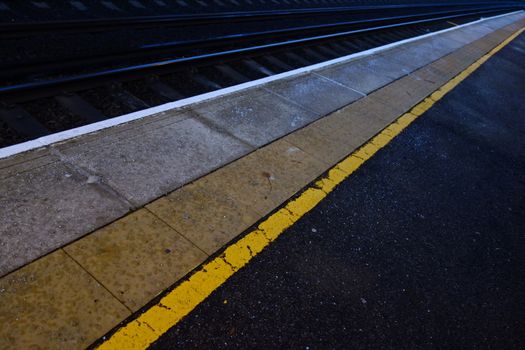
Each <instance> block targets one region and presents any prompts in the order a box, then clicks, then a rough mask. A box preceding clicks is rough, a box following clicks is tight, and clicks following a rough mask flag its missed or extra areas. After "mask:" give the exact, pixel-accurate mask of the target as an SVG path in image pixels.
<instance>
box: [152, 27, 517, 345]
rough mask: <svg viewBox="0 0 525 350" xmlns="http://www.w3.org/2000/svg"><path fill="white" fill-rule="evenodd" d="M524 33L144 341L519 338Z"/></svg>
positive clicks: (459, 341) (467, 341)
mask: <svg viewBox="0 0 525 350" xmlns="http://www.w3.org/2000/svg"><path fill="white" fill-rule="evenodd" d="M524 57H525V35H521V36H520V37H518V38H517V39H516V40H515V41H514V42H513V43H511V44H510V45H509V46H507V47H506V48H504V49H503V50H502V51H500V52H499V53H498V54H497V55H496V56H495V57H493V58H491V59H490V60H489V61H488V62H487V63H485V65H483V66H482V67H481V68H480V69H479V70H477V71H476V72H475V73H474V74H473V75H471V76H470V77H469V78H467V80H465V81H464V82H463V83H461V84H460V85H459V86H458V87H457V88H456V89H455V90H453V91H452V92H451V93H449V94H448V95H447V96H445V98H444V99H443V100H441V101H440V102H438V103H437V104H436V105H435V106H434V107H433V108H432V109H430V110H429V111H428V112H427V113H426V114H424V115H423V116H422V117H421V118H419V119H418V120H417V121H416V122H414V123H413V124H412V125H411V126H410V127H409V128H408V129H407V130H405V131H404V132H403V133H402V134H401V135H400V136H398V137H397V138H396V139H395V140H394V141H393V142H391V143H390V144H389V145H388V146H387V147H385V148H384V149H383V150H381V151H380V152H379V153H378V154H376V155H375V156H374V157H373V158H372V159H371V160H369V161H368V162H367V163H365V164H364V165H363V166H362V167H361V168H360V169H359V170H358V171H357V172H356V173H355V174H353V175H352V176H351V177H350V178H349V179H347V180H346V181H345V182H344V183H342V184H341V185H340V186H339V187H338V188H337V189H336V190H335V191H334V192H333V193H332V194H330V195H329V196H328V197H327V198H326V200H324V201H323V202H322V203H321V204H320V205H319V206H318V207H316V208H315V209H314V210H312V211H311V212H310V213H309V214H307V215H306V216H304V217H303V218H302V219H301V220H300V221H299V222H298V223H297V224H296V225H294V226H293V227H292V228H290V229H289V230H288V231H287V232H285V233H284V234H283V235H282V236H281V237H280V238H279V239H278V240H277V241H276V242H275V243H273V244H272V245H271V246H270V247H269V248H267V249H266V250H265V251H263V252H262V253H261V254H260V255H258V256H257V257H255V258H254V260H253V261H252V262H251V263H250V264H249V265H248V266H247V267H246V268H244V269H242V270H241V271H240V272H238V273H237V274H236V275H234V276H233V277H232V278H231V279H230V280H229V281H227V282H226V283H225V284H224V285H223V286H222V287H221V288H219V289H218V290H217V291H216V292H215V293H214V294H212V296H211V297H210V298H208V299H207V300H206V302H204V303H203V304H201V305H200V306H199V307H197V309H195V310H194V312H193V313H191V314H190V315H189V316H188V317H187V318H185V319H184V320H183V321H182V322H181V323H180V324H179V325H178V326H176V327H174V328H172V329H171V330H170V331H169V332H168V333H167V334H165V335H164V336H163V337H162V338H161V339H160V340H159V341H157V342H156V343H155V344H154V345H153V346H152V347H151V348H152V349H175V348H181V349H182V348H184V349H191V348H213V349H217V348H260V349H263V348H291V349H325V348H345V349H348V348H350V349H353V348H395V349H399V348H468V349H474V348H475V349H483V348H492V349H494V348H497V349H523V348H524V347H525V339H524V337H525V321H524V319H525V254H524V252H525V180H524V179H525V138H524V137H523V136H524V133H525V117H524V116H525V104H524V100H525V96H524V91H525V67H524V66H523V61H524Z"/></svg>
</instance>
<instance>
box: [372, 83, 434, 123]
mask: <svg viewBox="0 0 525 350" xmlns="http://www.w3.org/2000/svg"><path fill="white" fill-rule="evenodd" d="M437 88H439V85H438V84H437V83H436V82H431V81H426V80H423V79H419V78H418V77H416V76H412V75H408V76H406V77H403V78H401V79H399V80H397V81H395V82H393V83H392V84H389V85H388V86H385V87H384V88H383V89H381V90H378V91H377V92H374V93H373V94H372V95H371V96H373V97H374V98H377V99H378V100H380V101H382V102H383V103H385V104H387V105H389V106H390V107H391V108H392V109H394V110H395V111H398V112H399V114H402V113H404V112H406V111H408V110H410V108H412V107H413V106H414V105H416V104H417V103H418V102H420V101H421V100H423V99H424V98H425V97H426V96H428V95H429V94H430V93H432V92H434V91H435V90H436V89H437ZM386 121H392V120H390V119H386Z"/></svg>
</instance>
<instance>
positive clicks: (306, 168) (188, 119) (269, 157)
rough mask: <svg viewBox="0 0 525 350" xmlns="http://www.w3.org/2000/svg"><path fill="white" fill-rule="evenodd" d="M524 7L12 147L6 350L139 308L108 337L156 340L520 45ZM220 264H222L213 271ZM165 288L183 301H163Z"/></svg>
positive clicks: (4, 263) (0, 299)
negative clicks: (38, 144)
mask: <svg viewBox="0 0 525 350" xmlns="http://www.w3.org/2000/svg"><path fill="white" fill-rule="evenodd" d="M524 17H525V16H524V15H523V13H515V14H511V15H506V16H500V17H497V18H492V19H487V20H483V21H480V22H477V23H473V24H470V25H468V26H461V27H458V28H456V29H454V30H449V31H445V32H442V33H438V34H436V35H432V36H427V37H425V38H420V39H419V40H414V41H410V42H406V43H404V44H402V45H397V46H389V47H388V48H384V49H380V50H377V51H374V52H372V53H369V54H363V55H361V56H359V55H358V56H355V57H351V58H348V59H346V60H345V59H343V60H340V61H337V62H332V63H331V64H329V65H326V66H322V67H312V68H311V69H310V70H306V71H301V72H299V73H298V74H295V75H293V76H286V77H281V78H280V77H276V79H269V80H268V81H265V82H264V83H263V84H259V85H251V86H244V87H242V89H241V88H239V89H238V90H237V91H234V90H235V89H232V90H228V92H227V93H224V94H219V95H216V96H213V97H209V98H207V99H202V100H201V101H199V102H197V103H193V104H192V105H191V106H185V107H184V108H176V109H170V110H166V111H164V112H160V113H156V114H154V115H150V116H148V117H147V118H143V119H140V120H135V121H133V122H129V123H125V124H121V125H118V126H115V127H112V128H107V129H103V130H101V131H98V132H95V133H90V134H86V135H82V136H80V137H76V138H73V139H68V140H65V141H63V142H58V143H54V144H52V145H49V146H46V147H44V148H40V149H35V150H33V151H31V152H28V153H24V154H19V155H15V156H12V157H9V158H5V159H1V160H0V188H2V197H0V204H1V206H0V220H2V222H6V223H8V225H3V226H2V227H0V253H1V255H2V260H1V261H0V275H2V277H1V278H0V324H2V325H3V324H8V325H9V327H3V328H1V329H0V348H4V347H5V348H26V347H31V346H42V345H45V347H48V348H71V349H75V348H84V347H86V346H88V345H90V344H92V343H93V342H95V341H97V339H99V338H100V337H102V336H103V335H104V334H106V333H107V332H109V331H110V330H111V329H113V328H114V327H115V326H116V325H118V324H119V322H122V321H124V320H126V319H128V318H129V319H128V320H130V323H127V322H126V323H125V324H126V325H127V326H125V327H124V328H117V333H115V335H113V336H111V337H109V336H110V334H108V335H107V336H108V337H109V339H110V341H109V342H104V343H97V344H98V345H100V344H101V348H129V343H126V344H124V343H118V342H117V343H115V342H114V340H115V339H120V338H119V337H120V336H123V335H124V338H126V334H127V335H129V334H134V335H136V336H137V337H139V338H133V339H135V340H137V341H135V342H133V344H134V345H135V346H137V347H138V348H144V347H145V346H148V345H149V344H150V343H151V342H153V341H155V340H157V339H158V338H159V336H160V335H161V334H162V333H163V332H164V331H167V330H168V329H169V328H170V327H171V326H172V325H173V322H175V321H174V320H177V319H178V318H182V317H184V316H185V315H186V313H188V312H190V311H191V310H193V308H194V307H195V306H196V305H197V304H198V303H199V302H200V301H203V300H205V299H206V296H207V295H209V294H210V293H212V292H213V291H214V290H215V289H216V288H217V287H219V286H220V285H221V284H222V283H223V282H225V281H226V280H227V279H228V278H230V277H231V276H236V275H235V273H236V272H237V271H238V270H239V269H241V268H242V267H243V266H245V265H246V264H247V263H248V262H249V261H250V260H251V259H252V258H253V257H254V256H256V254H257V253H258V252H259V251H261V250H262V249H264V248H265V247H266V246H268V245H270V249H271V243H272V242H273V240H275V239H276V238H277V237H278V236H279V235H280V234H281V233H282V230H283V229H284V228H286V227H288V226H290V225H292V224H293V223H294V222H296V221H297V220H298V218H299V217H301V216H302V215H303V214H304V213H306V212H307V211H309V210H310V209H312V208H314V207H315V205H316V203H318V202H319V201H321V199H322V198H324V197H325V196H326V195H327V194H328V193H329V192H330V191H332V190H333V188H334V186H335V184H336V183H340V182H341V181H342V179H344V178H346V177H348V176H350V179H351V176H352V175H351V174H352V173H353V172H354V171H355V169H357V167H358V166H359V165H360V164H361V163H363V162H364V160H365V159H369V158H370V157H372V156H373V155H374V154H375V153H376V152H377V151H378V150H379V149H380V148H382V147H384V146H386V145H387V144H388V143H389V142H390V140H391V139H392V138H394V137H395V136H396V135H397V134H399V133H400V132H401V131H402V130H403V129H404V128H405V127H407V126H408V125H409V124H410V123H411V122H412V121H413V120H414V119H415V118H417V117H419V116H421V115H422V114H423V113H424V112H425V111H426V110H427V109H428V108H430V107H431V106H432V105H433V104H434V103H435V102H436V101H439V100H440V99H442V98H443V96H446V93H448V92H449V91H450V90H451V89H452V88H453V87H455V86H456V85H457V84H458V83H459V82H461V81H462V80H463V79H464V78H465V77H466V76H468V75H469V74H471V73H472V72H473V71H474V70H475V69H477V68H478V67H479V66H480V65H481V64H483V63H484V62H485V61H487V60H488V59H489V57H491V56H492V55H493V54H494V53H495V52H496V51H497V50H499V49H500V48H501V47H503V45H506V44H507V43H508V42H510V40H511V39H512V38H513V37H514V36H516V35H517V34H518V31H520V30H521V29H522V28H523V27H524V26H525V20H524ZM520 40H521V39H520ZM515 50H517V51H518V52H519V51H520V50H522V48H521V47H520V46H515ZM514 64H515V65H519V63H517V62H514ZM511 68H512V67H510V68H508V67H507V68H506V69H508V70H511ZM510 82H511V80H509V84H510ZM491 84H492V83H491V82H490V81H488V82H487V89H489V88H490V87H491ZM494 84H495V83H494ZM478 90H479V91H478ZM478 90H475V91H472V92H471V93H472V94H474V95H475V96H477V95H476V94H478V93H479V94H482V93H488V91H490V90H483V89H478ZM319 96H324V98H322V99H319ZM481 96H483V95H481ZM489 96H493V95H489ZM514 97H515V98H519V94H518V93H516V96H513V98H514ZM475 101H478V102H479V104H481V103H482V102H486V101H485V98H480V99H477V100H475ZM501 103H505V100H503V101H501ZM508 104H509V105H511V103H510V101H509V103H508ZM504 107H507V108H508V107H509V106H504ZM458 108H459V107H458ZM462 110H464V111H468V110H469V109H468V108H466V107H465V108H464V109H462ZM482 110H483V109H482ZM465 113H466V112H465ZM482 122H483V123H488V120H485V121H482ZM483 123H480V124H479V125H477V126H479V127H482V126H484V125H485V124H483ZM466 124H468V120H465V121H464V122H463V124H461V123H459V120H458V123H457V126H461V127H467V126H468V125H466ZM487 125H489V124H487ZM461 130H463V129H461ZM461 130H458V132H459V131H461ZM501 130H503V129H501ZM476 135H477V134H475V133H469V134H468V135H467V138H473V137H475V136H476ZM434 136H437V135H434ZM493 136H494V137H496V139H497V137H501V135H500V136H498V134H495V135H493ZM510 138H512V137H511V136H509V138H507V139H505V140H507V141H508V140H510ZM452 141H453V140H451V142H452ZM415 144H417V142H416V143H415ZM421 146H423V144H422V145H421ZM436 149H437V148H436ZM407 152H408V150H407ZM349 155H350V156H349ZM432 156H435V154H432ZM348 157H349V158H348ZM403 159H405V158H403ZM504 160H505V159H503V160H502V161H504ZM356 164H357V165H356ZM330 169H331V170H330ZM413 170H414V171H416V170H418V167H414V168H413ZM467 170H469V169H467ZM327 171H329V172H328V177H327V178H323V176H325V175H326V174H325V173H326V172H327ZM323 174H324V175H323ZM383 175H385V176H388V175H387V174H383ZM442 175H446V174H442ZM320 176H321V178H320ZM316 179H318V181H317V182H315V184H314V185H311V184H312V181H316ZM319 179H320V180H319ZM405 180H406V179H405ZM305 186H306V187H308V186H314V187H313V188H311V189H310V190H306V191H305V192H303V190H304V189H305ZM407 186H408V185H407ZM342 187H343V188H344V187H345V185H344V184H343V185H342ZM405 190H406V191H407V192H410V193H413V192H414V191H415V190H416V189H413V188H410V187H406V188H405ZM418 190H419V191H420V192H418V193H417V195H419V196H421V197H422V198H425V196H426V194H428V193H429V192H428V191H429V189H428V190H427V189H423V188H419V189H418ZM305 193H306V195H305ZM422 193H423V194H424V195H422ZM385 195H386V194H385ZM296 196H299V197H296ZM304 196H306V197H307V198H306V201H305V199H304V198H305V197H304ZM291 198H292V201H291V202H288V201H289V200H290V199H291ZM293 198H296V199H293ZM385 199H386V197H385ZM400 200H401V198H400ZM283 205H286V207H284V208H283V207H282V206H283ZM298 213H302V214H301V215H299V214H298ZM268 215H270V216H268ZM275 215H277V217H276V216H275ZM250 232H255V236H251V235H250V234H251V233H250ZM247 233H248V234H247ZM245 234H247V235H245ZM239 239H240V241H237V240H239ZM246 240H248V241H246ZM239 242H240V243H239ZM247 242H248V243H247ZM239 244H240V245H242V249H244V250H241V251H237V250H236V249H237V248H238V247H239ZM243 244H244V245H243ZM217 259H218V260H217ZM203 264H204V265H203ZM209 264H212V265H209ZM214 264H215V265H214ZM206 266H208V269H209V267H210V266H213V269H215V270H214V271H215V272H216V273H218V272H220V273H221V274H222V275H220V276H219V277H217V276H213V277H209V276H210V275H207V272H206V271H208V270H207V267H206ZM203 274H204V275H203ZM203 276H208V277H206V278H210V279H209V280H207V282H206V283H204V282H203V283H197V282H195V281H196V280H198V279H199V278H201V277H203ZM203 278H204V277H203ZM192 281H193V282H192ZM185 283H197V284H196V285H193V287H192V289H191V290H192V292H191V293H194V292H195V291H197V294H195V295H194V296H193V297H192V303H193V304H192V303H190V302H188V301H187V300H185V299H184V298H182V299H181V298H174V297H172V296H171V294H169V293H171V292H170V290H171V288H175V289H173V291H175V292H176V293H182V292H180V290H181V289H180V288H181V287H180V286H182V288H185V287H184V286H186V285H187V284H185ZM186 292H189V290H186ZM186 292H184V293H186ZM165 293H168V294H165ZM191 293H190V294H191ZM161 297H162V298H164V299H162V300H165V299H166V298H167V299H166V300H167V301H169V302H170V303H175V304H177V303H179V304H177V305H178V306H177V307H168V306H167V305H168V304H167V301H163V302H162V303H161V304H156V303H157V302H158V300H159V299H158V298H161ZM199 300H200V301H199ZM148 303H150V304H149V306H148ZM169 305H172V304H169ZM191 305H193V306H191ZM150 306H153V308H150ZM151 310H153V311H151ZM155 310H156V311H155ZM137 311H138V313H137ZM144 311H145V312H144ZM143 312H144V313H143ZM151 312H153V314H151ZM155 312H161V316H162V317H159V314H155ZM151 315H153V318H152V319H151V318H148V320H147V321H144V320H143V319H142V318H143V317H150V316H151ZM136 317H138V318H137V319H135V318H136ZM127 327H132V328H133V327H135V329H134V330H133V332H131V333H130V332H129V328H127ZM139 335H140V336H139ZM168 338H169V335H168ZM126 339H127V340H129V339H130V338H129V337H128V338H126ZM119 341H120V340H119ZM112 344H117V345H112ZM111 346H114V347H111Z"/></svg>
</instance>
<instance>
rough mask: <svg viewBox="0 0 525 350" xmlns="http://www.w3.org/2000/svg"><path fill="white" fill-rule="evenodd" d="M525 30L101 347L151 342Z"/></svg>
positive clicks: (133, 346) (140, 345) (136, 346)
mask: <svg viewBox="0 0 525 350" xmlns="http://www.w3.org/2000/svg"><path fill="white" fill-rule="evenodd" d="M524 30H525V28H523V29H521V30H519V31H517V32H516V33H514V34H513V35H512V36H510V37H509V38H508V39H507V40H505V41H504V42H502V43H501V44H499V45H498V46H497V47H496V48H494V49H493V50H491V51H490V52H489V53H488V54H486V55H485V56H483V57H482V58H480V59H479V60H478V61H476V62H475V63H473V64H472V65H471V66H469V67H468V68H467V69H465V70H464V71H463V72H461V73H460V74H459V75H457V76H456V77H455V78H453V79H451V80H450V81H449V82H447V83H446V84H444V85H443V86H442V87H441V88H440V89H438V90H437V91H435V92H434V93H433V94H432V95H430V97H428V98H426V99H425V100H424V101H423V102H421V103H419V104H418V105H417V106H415V107H414V108H413V109H412V110H411V111H410V112H409V113H406V114H404V115H402V116H401V117H399V118H398V119H397V120H396V121H395V122H394V123H392V124H390V125H389V126H388V127H386V128H385V129H383V131H381V132H380V133H379V134H378V135H376V136H375V137H374V138H372V139H371V140H370V141H369V142H368V143H366V144H365V145H364V146H362V147H361V148H359V149H358V150H357V151H355V152H354V153H352V154H351V155H350V156H348V157H347V158H346V159H345V160H343V161H342V162H340V163H339V164H337V165H336V166H335V167H333V168H331V170H329V171H328V174H327V175H326V176H325V177H323V178H322V179H320V180H319V181H317V182H315V184H313V185H312V186H310V187H309V188H307V189H306V190H305V191H304V192H302V193H301V194H300V195H299V196H298V197H297V198H296V199H294V200H291V201H289V202H288V203H287V204H286V205H285V206H284V207H283V208H281V209H280V210H278V211H277V212H276V213H274V214H272V215H271V216H270V217H268V218H267V219H266V220H265V221H263V222H262V223H261V224H260V225H259V226H258V227H257V229H255V230H254V231H252V232H250V233H248V234H247V235H246V236H244V237H243V238H241V239H240V240H239V241H237V242H236V243H234V244H232V245H230V246H229V247H228V248H226V250H225V251H224V252H223V253H222V254H221V255H220V256H218V257H217V258H215V259H213V260H212V261H210V262H208V263H206V264H205V265H203V266H202V268H201V269H200V270H198V271H197V272H195V273H194V274H193V275H191V276H190V277H189V278H188V279H187V280H186V281H184V282H182V283H181V284H180V285H178V286H177V287H176V288H175V289H173V290H172V291H171V292H169V293H168V294H167V295H166V296H165V297H163V298H162V299H161V300H160V302H159V303H158V304H157V305H154V306H153V307H151V308H149V309H148V310H146V311H145V312H144V313H143V314H141V315H140V316H138V317H137V318H136V319H134V320H132V321H130V322H129V323H127V324H126V325H124V326H122V327H121V328H120V329H118V330H117V331H116V332H115V333H114V334H113V335H112V336H111V337H110V338H109V339H108V340H106V341H105V342H103V343H102V344H101V345H99V347H98V349H101V350H106V349H119V350H120V349H145V348H147V347H148V346H149V345H150V344H151V343H153V342H154V341H155V340H157V339H158V338H159V337H160V336H161V335H162V334H164V333H165V332H166V331H168V329H170V328H171V327H173V326H174V325H176V324H177V323H178V322H179V321H180V320H181V319H182V318H183V317H184V316H186V315H187V314H189V313H190V312H191V311H192V310H193V309H194V308H195V307H196V306H197V305H199V304H200V303H201V302H203V301H204V300H205V299H206V298H207V297H208V296H209V295H210V294H211V293H212V292H213V291H214V290H215V289H217V288H218V287H219V286H221V285H222V284H223V283H224V282H226V281H227V280H228V279H229V278H230V277H231V276H232V275H233V274H234V273H235V272H237V271H239V270H240V269H241V268H242V267H244V266H245V265H246V264H247V263H248V262H249V261H250V260H251V259H252V258H253V257H255V256H256V255H257V254H258V253H260V252H261V251H262V250H263V249H264V248H266V247H267V246H268V245H269V244H270V243H271V242H273V241H274V240H275V239H276V238H277V237H279V236H280V235H281V234H282V233H283V232H284V230H286V229H287V228H288V227H290V226H291V225H293V224H294V223H295V222H297V220H299V219H300V218H301V217H302V216H303V215H305V214H306V213H307V212H309V211H310V210H312V209H313V208H314V207H315V206H316V205H317V204H319V202H321V201H322V200H323V199H324V198H325V197H326V196H327V195H328V193H330V192H331V191H332V190H333V189H334V188H335V187H336V186H337V185H338V184H340V183H341V182H342V181H343V180H345V179H346V178H347V177H348V176H350V174H352V173H353V172H354V171H356V170H357V169H358V168H359V167H360V166H361V165H362V164H363V163H364V162H365V161H366V160H368V159H369V158H370V157H372V156H373V155H374V154H375V153H376V152H377V151H378V150H379V149H381V148H382V147H384V146H385V145H387V144H388V143H389V142H390V141H391V140H392V139H393V138H394V137H396V136H397V135H398V134H399V133H400V132H401V131H402V130H403V129H405V128H406V127H407V126H408V125H410V124H411V123H412V122H413V121H414V120H415V119H416V118H417V117H419V116H420V115H422V114H423V113H424V112H425V111H427V110H428V109H429V108H430V107H432V105H433V104H434V103H435V102H436V101H438V100H439V99H441V98H442V97H443V96H444V95H445V94H447V93H448V92H449V91H451V90H452V89H453V88H454V87H456V86H457V85H458V84H459V83H460V82H461V81H463V80H464V79H465V78H466V77H468V76H469V75H470V74H472V72H474V71H475V70H476V69H478V68H479V67H480V65H481V64H483V63H484V62H485V61H487V60H488V59H489V58H490V57H491V56H493V55H494V54H495V53H496V52H498V51H499V50H501V49H502V48H503V47H504V46H505V45H507V44H508V43H509V42H511V41H512V40H513V39H514V38H515V37H517V36H518V35H519V34H521V33H522V32H523V31H524Z"/></svg>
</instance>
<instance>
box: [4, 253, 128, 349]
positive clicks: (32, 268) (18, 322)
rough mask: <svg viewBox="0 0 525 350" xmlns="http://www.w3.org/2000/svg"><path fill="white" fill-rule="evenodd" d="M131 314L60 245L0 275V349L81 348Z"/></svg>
mask: <svg viewBox="0 0 525 350" xmlns="http://www.w3.org/2000/svg"><path fill="white" fill-rule="evenodd" d="M129 315H130V312H129V310H128V309H126V308H125V307H124V305H122V304H121V303H119V302H118V301H117V299H115V298H114V297H113V296H112V295H111V294H110V293H109V292H108V291H107V290H106V289H105V288H104V287H103V286H101V285H100V284H99V283H98V282H97V281H95V280H94V279H93V278H92V277H91V276H90V275H89V274H88V273H87V272H86V271H84V270H83V269H82V268H81V267H80V266H79V265H78V264H77V263H75V262H74V261H73V260H72V259H71V258H69V257H68V256H67V255H66V254H65V253H64V252H63V251H61V250H58V251H56V252H54V253H52V254H50V255H48V256H46V257H44V258H42V259H40V260H38V261H36V262H35V263H33V264H31V265H28V266H26V267H24V268H22V269H20V270H18V271H16V272H14V273H12V274H10V275H8V276H7V277H5V278H3V279H1V280H0V324H1V325H2V327H0V349H44V348H45V349H83V348H85V347H87V346H88V345H90V344H91V343H92V342H94V341H95V340H96V339H97V338H99V337H101V336H103V335H104V334H105V333H106V332H108V331H109V330H110V329H111V328H113V327H114V326H115V325H116V324H117V323H119V322H121V321H122V320H124V319H125V318H126V317H128V316H129Z"/></svg>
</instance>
